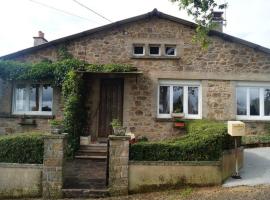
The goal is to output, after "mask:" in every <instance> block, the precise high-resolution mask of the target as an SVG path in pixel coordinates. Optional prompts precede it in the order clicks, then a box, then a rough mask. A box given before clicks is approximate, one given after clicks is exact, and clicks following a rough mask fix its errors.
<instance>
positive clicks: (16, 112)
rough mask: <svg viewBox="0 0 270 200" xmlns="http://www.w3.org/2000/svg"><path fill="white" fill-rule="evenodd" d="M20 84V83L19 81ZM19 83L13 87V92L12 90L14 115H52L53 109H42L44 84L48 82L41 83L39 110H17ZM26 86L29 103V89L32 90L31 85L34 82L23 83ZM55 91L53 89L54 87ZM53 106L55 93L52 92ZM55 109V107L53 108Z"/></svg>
mask: <svg viewBox="0 0 270 200" xmlns="http://www.w3.org/2000/svg"><path fill="white" fill-rule="evenodd" d="M18 84H19V83H18ZM18 84H15V85H14V87H13V92H12V114H13V115H43V116H51V115H52V111H41V110H42V95H43V91H42V88H43V86H44V85H47V84H39V89H38V92H39V108H38V109H39V110H38V111H16V86H17V85H18ZM23 84H24V85H25V86H26V92H27V94H26V102H28V103H29V97H30V94H29V91H30V87H31V85H32V83H23ZM52 92H53V89H52ZM52 107H53V93H52ZM52 110H53V108H52Z"/></svg>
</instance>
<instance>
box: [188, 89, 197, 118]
mask: <svg viewBox="0 0 270 200" xmlns="http://www.w3.org/2000/svg"><path fill="white" fill-rule="evenodd" d="M198 108H199V88H198V87H188V114H198V113H199V111H198Z"/></svg>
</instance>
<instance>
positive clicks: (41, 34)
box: [33, 31, 48, 46]
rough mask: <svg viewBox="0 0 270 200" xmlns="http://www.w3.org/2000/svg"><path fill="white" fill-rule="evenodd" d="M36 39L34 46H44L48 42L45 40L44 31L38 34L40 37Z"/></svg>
mask: <svg viewBox="0 0 270 200" xmlns="http://www.w3.org/2000/svg"><path fill="white" fill-rule="evenodd" d="M33 38H34V46H38V45H41V44H44V43H46V42H48V41H47V40H46V39H45V38H44V33H43V32H42V31H39V32H38V36H37V37H33Z"/></svg>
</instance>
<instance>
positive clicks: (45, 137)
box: [44, 133, 67, 139]
mask: <svg viewBox="0 0 270 200" xmlns="http://www.w3.org/2000/svg"><path fill="white" fill-rule="evenodd" d="M66 137H67V133H63V134H51V135H45V136H44V139H64V138H66Z"/></svg>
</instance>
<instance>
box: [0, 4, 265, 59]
mask: <svg viewBox="0 0 270 200" xmlns="http://www.w3.org/2000/svg"><path fill="white" fill-rule="evenodd" d="M153 16H156V17H159V18H163V19H167V20H170V21H173V22H176V23H180V24H183V25H186V26H189V27H191V28H196V27H197V24H195V23H193V22H190V21H187V20H183V19H180V18H177V17H174V16H171V15H168V14H165V13H162V12H160V11H158V10H157V9H154V10H153V11H151V12H148V13H146V14H142V15H138V16H135V17H131V18H128V19H124V20H121V21H117V22H113V23H111V24H107V25H104V26H100V27H97V28H93V29H90V30H87V31H83V32H80V33H77V34H74V35H70V36H66V37H63V38H59V39H56V40H53V41H50V42H47V43H44V44H41V45H38V46H34V47H30V48H27V49H23V50H20V51H17V52H14V53H11V54H7V55H4V56H1V57H0V59H5V60H7V59H13V58H16V57H19V56H23V55H25V54H28V53H31V52H34V51H37V50H40V49H43V48H47V47H52V46H56V45H59V44H61V43H66V42H69V41H72V40H74V39H77V38H80V37H85V36H88V35H90V34H94V33H97V32H100V31H104V30H108V29H110V28H114V27H117V26H121V25H124V24H128V23H132V22H135V21H138V20H142V19H147V18H151V17H153ZM209 35H210V36H211V35H214V36H219V37H221V38H223V39H224V40H227V41H232V42H236V43H240V44H243V45H246V46H249V47H251V48H253V49H254V50H259V51H262V52H265V53H270V49H268V48H266V47H263V46H260V45H258V44H255V43H252V42H249V41H246V40H243V39H240V38H237V37H234V36H231V35H228V34H225V33H222V32H218V31H214V30H212V31H210V33H209Z"/></svg>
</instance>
